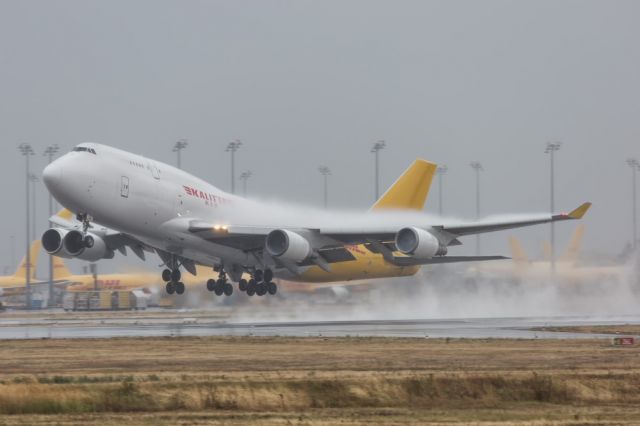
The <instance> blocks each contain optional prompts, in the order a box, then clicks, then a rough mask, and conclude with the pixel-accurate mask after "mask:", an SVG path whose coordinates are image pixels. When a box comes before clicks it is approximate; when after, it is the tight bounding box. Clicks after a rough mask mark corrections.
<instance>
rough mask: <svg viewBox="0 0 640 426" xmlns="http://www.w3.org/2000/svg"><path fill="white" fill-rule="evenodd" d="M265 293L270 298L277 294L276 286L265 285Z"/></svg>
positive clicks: (271, 283) (271, 284)
mask: <svg viewBox="0 0 640 426" xmlns="http://www.w3.org/2000/svg"><path fill="white" fill-rule="evenodd" d="M267 292H268V293H269V294H270V295H272V296H273V295H275V294H276V293H277V292H278V286H277V285H276V283H274V282H270V283H269V284H267Z"/></svg>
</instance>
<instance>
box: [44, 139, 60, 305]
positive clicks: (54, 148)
mask: <svg viewBox="0 0 640 426" xmlns="http://www.w3.org/2000/svg"><path fill="white" fill-rule="evenodd" d="M59 150H60V147H59V146H58V145H56V144H53V145H49V146H48V147H47V148H46V149H45V150H44V156H45V157H47V160H48V164H51V163H52V162H53V157H54V156H55V155H56V154H57V153H58V151H59ZM51 217H53V196H52V195H51V193H49V218H51ZM49 226H53V223H51V221H49ZM53 273H54V270H53V256H52V255H49V302H48V303H47V306H48V307H49V308H51V307H52V306H53V304H54V302H55V300H54V292H53Z"/></svg>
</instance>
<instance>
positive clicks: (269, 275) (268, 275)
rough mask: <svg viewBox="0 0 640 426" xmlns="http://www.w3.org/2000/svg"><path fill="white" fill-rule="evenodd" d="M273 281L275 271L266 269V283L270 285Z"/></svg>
mask: <svg viewBox="0 0 640 426" xmlns="http://www.w3.org/2000/svg"><path fill="white" fill-rule="evenodd" d="M271 280H273V271H272V270H271V269H265V271H264V282H267V283H270V282H271Z"/></svg>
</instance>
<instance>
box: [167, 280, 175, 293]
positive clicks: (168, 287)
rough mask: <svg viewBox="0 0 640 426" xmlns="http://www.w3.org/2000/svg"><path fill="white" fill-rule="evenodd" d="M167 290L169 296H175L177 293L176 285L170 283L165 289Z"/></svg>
mask: <svg viewBox="0 0 640 426" xmlns="http://www.w3.org/2000/svg"><path fill="white" fill-rule="evenodd" d="M165 290H167V294H173V293H175V291H176V286H175V284H174V283H172V282H171V281H169V282H168V283H167V285H166V287H165Z"/></svg>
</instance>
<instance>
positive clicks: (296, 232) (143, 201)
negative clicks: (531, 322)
mask: <svg viewBox="0 0 640 426" xmlns="http://www.w3.org/2000/svg"><path fill="white" fill-rule="evenodd" d="M43 180H44V182H45V184H46V186H47V188H48V189H49V191H50V192H51V194H52V195H53V196H54V197H55V198H56V200H58V202H59V203H60V204H62V205H63V206H65V207H66V208H68V209H69V210H70V211H72V212H73V213H74V214H75V220H74V219H70V220H66V219H62V218H60V217H57V216H54V217H52V218H51V221H52V222H53V223H54V224H55V227H53V228H51V229H49V230H47V231H46V232H45V233H44V234H43V236H42V244H43V247H44V248H45V250H46V251H47V252H48V253H49V254H52V255H56V256H60V257H63V258H79V259H83V260H87V261H96V260H99V259H105V258H107V259H108V258H112V257H113V256H114V255H115V252H116V251H119V252H121V253H122V254H126V252H127V248H128V249H130V250H131V251H133V252H134V253H135V254H136V255H138V256H139V257H140V258H142V259H144V258H145V253H146V252H156V253H157V254H158V255H159V257H160V258H161V259H162V261H163V263H164V266H165V269H164V270H163V271H162V278H163V280H164V282H166V290H167V292H168V293H170V294H172V293H174V292H175V293H178V294H182V293H184V290H185V286H184V283H183V282H182V281H181V268H184V269H185V270H187V271H188V272H190V273H191V274H193V275H195V274H196V265H197V264H200V265H205V266H209V267H212V268H213V269H214V270H215V271H216V272H217V273H218V274H219V277H218V280H213V279H211V280H209V281H208V282H207V288H208V289H209V290H210V291H216V290H218V291H216V293H217V294H220V293H224V294H227V295H229V294H231V293H232V291H233V287H232V285H231V283H230V281H231V282H234V283H238V286H239V289H240V290H241V291H246V292H247V293H248V294H258V295H261V296H262V295H265V294H267V293H269V294H275V293H276V292H277V287H276V285H275V283H273V281H272V280H273V278H274V277H279V278H283V279H286V280H289V281H305V280H306V279H305V272H306V271H308V270H309V269H310V268H316V269H320V270H321V271H324V272H325V273H326V277H327V279H326V280H327V281H331V279H332V274H331V271H332V269H333V268H334V266H335V265H337V264H339V263H343V262H353V261H356V257H355V256H354V254H353V253H352V251H353V250H352V248H353V247H354V246H357V247H362V248H363V249H365V250H367V251H369V252H372V253H377V254H379V255H380V256H382V258H383V259H384V261H385V262H386V263H387V264H389V265H390V266H392V267H393V268H396V270H397V271H398V273H397V275H398V276H404V275H407V272H406V269H407V268H408V269H410V270H411V271H416V272H417V268H413V267H415V266H417V265H425V264H436V263H449V262H464V261H479V260H493V259H503V257H502V256H469V257H464V256H448V255H447V252H448V248H449V247H450V246H455V245H460V244H462V242H461V241H460V240H459V238H460V237H464V236H467V235H474V234H479V233H484V232H492V231H499V230H504V229H510V228H517V227H523V226H530V225H537V224H542V223H548V222H555V221H564V220H570V219H580V218H581V217H582V216H583V215H584V214H585V213H586V211H587V210H588V209H589V207H590V205H591V204H590V203H584V204H582V205H581V206H580V207H578V208H577V209H575V210H573V211H572V212H570V213H568V214H555V215H550V214H546V215H537V216H522V217H519V218H517V219H513V220H506V221H504V220H499V221H490V220H485V221H477V222H455V223H454V222H451V223H433V219H429V218H428V217H427V216H426V215H424V214H423V213H421V212H419V211H402V210H385V209H372V210H370V211H368V212H363V213H353V212H351V213H347V212H332V211H325V210H319V211H318V210H312V209H302V208H299V207H291V206H284V205H277V204H265V203H261V202H257V201H254V200H248V199H245V198H242V197H238V196H236V195H233V194H229V193H226V192H223V191H221V190H220V189H218V188H216V187H215V186H213V185H210V184H209V183H207V182H205V181H203V180H201V179H198V178H197V177H195V176H192V175H190V174H189V173H187V172H185V171H183V170H180V169H177V168H175V167H172V166H169V165H167V164H162V163H160V162H157V161H154V160H152V159H149V158H145V157H142V156H140V155H136V154H132V153H129V152H126V151H122V150H119V149H116V148H112V147H109V146H105V145H100V144H95V143H83V144H80V145H78V146H76V147H75V148H74V149H73V150H72V151H71V152H69V153H67V154H65V155H64V156H62V157H60V158H59V159H57V160H55V161H54V162H52V163H51V164H50V165H49V166H47V167H46V168H45V169H44V172H43ZM414 195H415V196H416V197H420V196H422V197H424V194H413V193H411V192H409V193H408V194H404V196H408V197H411V196H414ZM383 198H384V196H383ZM384 272H385V273H384V275H383V276H386V277H388V276H390V275H389V270H385V271H384ZM414 273H415V272H414ZM243 275H244V276H245V277H248V278H250V279H248V280H247V279H246V278H243ZM367 278H376V277H375V275H369V276H367ZM314 281H315V282H320V281H322V280H321V277H320V276H317V275H316V277H315V279H314ZM220 289H223V290H224V291H223V292H219V290H220Z"/></svg>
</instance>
